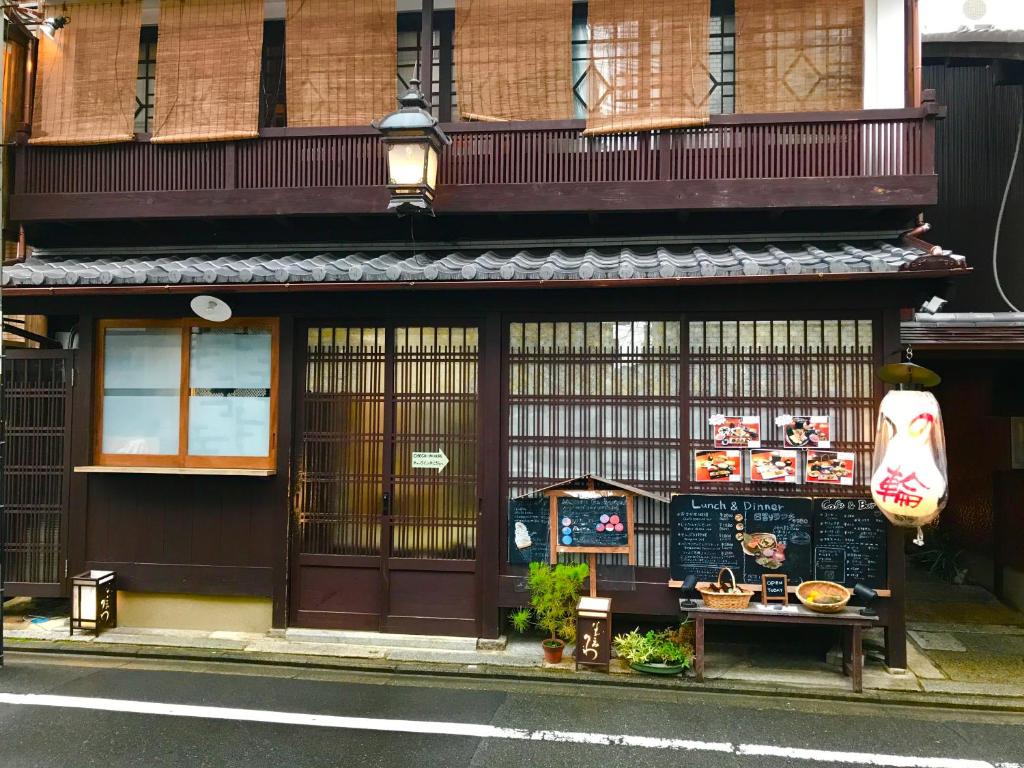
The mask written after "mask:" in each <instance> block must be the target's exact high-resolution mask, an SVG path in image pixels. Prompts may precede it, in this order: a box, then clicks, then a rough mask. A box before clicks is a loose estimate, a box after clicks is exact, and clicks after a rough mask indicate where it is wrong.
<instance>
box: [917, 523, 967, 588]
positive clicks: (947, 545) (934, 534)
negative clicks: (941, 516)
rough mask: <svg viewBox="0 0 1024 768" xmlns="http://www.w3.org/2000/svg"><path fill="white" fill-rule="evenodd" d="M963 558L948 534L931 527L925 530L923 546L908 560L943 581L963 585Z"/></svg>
mask: <svg viewBox="0 0 1024 768" xmlns="http://www.w3.org/2000/svg"><path fill="white" fill-rule="evenodd" d="M915 549H917V548H915ZM963 556H964V551H963V549H961V548H960V547H959V546H958V544H957V542H956V540H955V539H954V538H953V537H952V536H951V535H950V534H949V533H947V532H946V531H944V530H942V529H941V528H939V527H938V526H931V527H929V528H926V529H925V534H924V546H923V547H921V548H920V549H917V551H915V552H914V553H913V554H911V556H910V559H911V560H913V561H914V562H915V563H917V564H918V565H920V566H921V567H923V568H926V569H927V570H928V573H931V574H934V575H935V576H938V577H939V578H940V579H942V580H943V581H948V582H949V583H950V584H963V583H964V582H965V581H966V580H967V568H966V567H964V565H963Z"/></svg>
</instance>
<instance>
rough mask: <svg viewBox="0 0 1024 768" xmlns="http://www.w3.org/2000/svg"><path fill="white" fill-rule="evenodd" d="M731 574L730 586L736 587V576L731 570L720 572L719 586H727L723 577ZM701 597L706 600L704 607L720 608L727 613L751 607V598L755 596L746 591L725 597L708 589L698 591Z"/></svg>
mask: <svg viewBox="0 0 1024 768" xmlns="http://www.w3.org/2000/svg"><path fill="white" fill-rule="evenodd" d="M726 573H728V574H729V582H728V584H729V586H732V587H735V586H736V574H734V573H733V572H732V569H731V568H723V569H722V570H720V571H719V572H718V586H720V587H721V586H725V585H723V584H722V577H723V576H724V575H725V574H726ZM697 591H698V592H700V596H701V597H702V598H704V605H706V606H707V607H708V608H718V609H720V610H727V611H734V610H735V611H739V610H743V609H744V608H746V607H748V606H749V605H750V598H752V597H753V596H754V593H753V592H747V591H746V590H744V591H743V592H742V593H741V594H739V595H723V594H721V593H719V592H709V591H708V590H706V589H698V590H697Z"/></svg>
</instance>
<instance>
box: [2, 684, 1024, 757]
mask: <svg viewBox="0 0 1024 768" xmlns="http://www.w3.org/2000/svg"><path fill="white" fill-rule="evenodd" d="M0 704H11V705H15V706H32V707H55V708H59V709H85V710H94V711H99V712H123V713H126V714H136V715H162V716H165V717H195V718H203V719H207V720H232V721H236V722H237V721H240V722H250V723H273V724H277V725H300V726H316V727H320V728H339V729H344V730H356V731H384V732H389V733H418V734H424V735H429V736H465V737H469V738H474V739H512V740H518V741H551V742H558V743H562V744H588V745H596V746H619V747H640V748H643V749H667V750H681V751H688V752H722V753H726V754H733V755H737V756H741V757H746V756H749V757H782V758H787V759H791V760H807V761H811V762H819V763H843V764H849V765H866V766H879V767H880V768H1024V766H1021V765H1020V764H1018V763H990V762H987V761H985V760H968V759H965V758H956V757H914V756H911V755H876V754H870V753H861V752H832V751H828V750H820V749H798V748H794V747H778V746H772V745H769V744H738V745H734V744H731V743H729V742H720V741H697V740H692V739H663V738H657V737H653V736H629V735H613V734H605V733H583V732H576V731H531V730H527V729H524V728H500V727H498V726H494V725H484V724H479V723H450V722H439V721H429V720H387V719H383V718H376V717H345V716H341V715H316V714H307V713H304V712H274V711H269V710H262V709H237V708H234V707H208V706H200V705H196V704H168V703H164V702H154V701H131V700H127V699H101V698H91V697H84V696H53V695H50V694H38V693H0Z"/></svg>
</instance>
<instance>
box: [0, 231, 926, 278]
mask: <svg viewBox="0 0 1024 768" xmlns="http://www.w3.org/2000/svg"><path fill="white" fill-rule="evenodd" d="M924 254H925V251H924V250H922V249H920V248H918V247H916V246H914V245H908V244H906V243H904V242H902V241H900V240H899V237H898V234H895V233H894V234H892V235H891V236H884V237H883V236H879V235H874V236H865V237H863V238H855V237H853V236H850V235H845V236H843V237H842V238H841V239H839V238H836V239H832V240H829V239H828V238H827V236H815V237H813V238H812V237H811V236H809V235H805V236H783V237H780V238H778V239H773V238H767V237H765V236H763V235H762V236H756V237H755V236H751V237H749V238H736V240H735V241H734V242H711V241H710V240H709V241H708V242H704V241H701V242H696V243H695V242H687V243H684V242H677V243H668V242H666V243H664V244H650V243H649V242H637V243H636V244H631V245H628V246H608V247H598V246H593V247H585V246H572V247H569V246H563V247H548V248H540V247H535V246H532V245H531V247H529V248H513V247H506V248H483V247H480V248H474V247H472V246H471V245H468V244H467V245H466V246H464V247H463V248H462V249H461V250H448V249H444V248H433V247H430V248H422V249H417V250H410V251H399V250H394V249H388V250H384V249H381V250H380V251H373V250H369V249H367V250H363V251H356V250H351V249H345V248H341V247H330V246H295V247H275V248H268V247H265V246H258V247H253V248H251V249H245V248H240V247H230V248H202V249H199V248H191V249H189V248H181V249H174V248H149V249H145V248H139V249H134V250H132V251H130V252H126V253H114V252H109V253H104V252H99V251H96V250H82V249H77V250H76V249H61V250H37V251H35V252H34V253H33V255H32V256H31V257H30V258H29V259H28V260H26V261H25V262H23V263H21V264H13V265H10V266H8V267H6V268H5V269H4V271H3V284H4V285H5V286H12V287H30V286H61V285H69V286H72V285H73V286H89V285H143V284H145V285H177V284H185V285H188V284H197V285H216V284H224V283H302V282H316V283H340V282H364V283H376V282H381V283H388V282H417V281H482V280H494V281H515V280H629V279H658V278H669V279H671V278H687V277H704V278H707V277H732V276H748V277H750V276H757V275H808V276H811V275H818V274H844V273H854V272H892V271H895V270H897V269H899V267H900V266H902V265H904V264H907V263H909V262H911V261H913V260H914V259H916V258H917V257H919V256H922V255H924Z"/></svg>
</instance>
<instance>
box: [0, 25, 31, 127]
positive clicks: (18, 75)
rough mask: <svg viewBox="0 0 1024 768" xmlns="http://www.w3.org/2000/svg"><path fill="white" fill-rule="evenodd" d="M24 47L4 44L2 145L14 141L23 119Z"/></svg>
mask: <svg viewBox="0 0 1024 768" xmlns="http://www.w3.org/2000/svg"><path fill="white" fill-rule="evenodd" d="M26 53H27V51H26V47H25V46H24V45H23V44H21V43H20V42H15V41H14V40H7V41H6V42H5V43H4V64H3V66H4V76H3V89H4V92H3V115H4V118H3V137H2V140H3V143H4V144H9V143H11V142H13V141H14V134H15V133H17V131H18V128H19V127H20V126H21V122H22V120H23V119H24V118H23V117H22V115H23V114H24V112H25V110H24V103H25V56H26Z"/></svg>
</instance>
